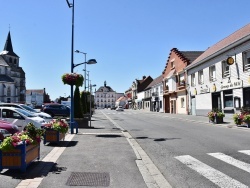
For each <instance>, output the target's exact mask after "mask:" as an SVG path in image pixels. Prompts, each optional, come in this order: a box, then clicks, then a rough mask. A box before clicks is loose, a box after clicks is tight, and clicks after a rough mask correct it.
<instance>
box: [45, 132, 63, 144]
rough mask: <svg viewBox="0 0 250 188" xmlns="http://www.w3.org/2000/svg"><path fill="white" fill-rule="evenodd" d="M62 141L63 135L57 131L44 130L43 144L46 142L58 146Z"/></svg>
mask: <svg viewBox="0 0 250 188" xmlns="http://www.w3.org/2000/svg"><path fill="white" fill-rule="evenodd" d="M64 139H65V133H60V132H59V131H55V130H52V129H46V130H45V133H44V139H43V144H46V143H47V142H50V143H57V144H59V142H60V141H61V140H64Z"/></svg>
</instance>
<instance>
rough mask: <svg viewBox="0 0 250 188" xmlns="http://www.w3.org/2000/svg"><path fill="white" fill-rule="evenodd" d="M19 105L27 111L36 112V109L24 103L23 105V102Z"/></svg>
mask: <svg viewBox="0 0 250 188" xmlns="http://www.w3.org/2000/svg"><path fill="white" fill-rule="evenodd" d="M20 106H21V107H22V108H24V109H25V110H28V111H30V112H32V113H37V111H36V110H35V109H33V108H31V107H29V106H26V105H24V104H21V105H20Z"/></svg>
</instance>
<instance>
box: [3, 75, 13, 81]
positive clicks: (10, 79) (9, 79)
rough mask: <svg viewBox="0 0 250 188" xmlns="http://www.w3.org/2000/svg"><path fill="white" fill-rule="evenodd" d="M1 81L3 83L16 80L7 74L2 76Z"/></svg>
mask: <svg viewBox="0 0 250 188" xmlns="http://www.w3.org/2000/svg"><path fill="white" fill-rule="evenodd" d="M0 81H1V82H14V80H13V79H12V78H11V77H9V76H7V75H5V74H0Z"/></svg>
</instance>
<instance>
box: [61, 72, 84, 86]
mask: <svg viewBox="0 0 250 188" xmlns="http://www.w3.org/2000/svg"><path fill="white" fill-rule="evenodd" d="M83 80H84V78H83V76H82V75H81V74H76V73H65V74H63V75H62V81H63V83H64V84H68V85H75V86H78V87H80V86H82V84H83Z"/></svg>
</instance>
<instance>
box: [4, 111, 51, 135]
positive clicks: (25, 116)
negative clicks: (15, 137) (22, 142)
mask: <svg viewBox="0 0 250 188" xmlns="http://www.w3.org/2000/svg"><path fill="white" fill-rule="evenodd" d="M0 119H1V120H4V121H8V122H10V123H13V124H15V125H17V126H18V129H19V131H22V130H23V129H24V128H25V126H26V125H27V124H28V123H33V124H34V125H35V126H36V127H37V128H43V127H44V126H45V125H46V124H47V122H45V120H44V119H43V118H41V117H39V116H36V115H34V114H31V113H30V112H28V111H26V110H23V109H21V108H14V107H5V106H1V107H0Z"/></svg>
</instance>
